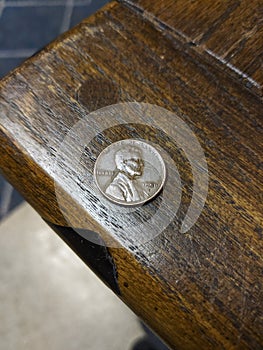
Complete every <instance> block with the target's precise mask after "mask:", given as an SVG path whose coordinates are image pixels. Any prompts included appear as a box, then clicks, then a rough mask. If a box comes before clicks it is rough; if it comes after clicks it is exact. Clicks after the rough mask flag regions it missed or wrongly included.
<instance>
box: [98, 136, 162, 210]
mask: <svg viewBox="0 0 263 350" xmlns="http://www.w3.org/2000/svg"><path fill="white" fill-rule="evenodd" d="M94 178H95V182H96V185H97V187H98V188H99V190H100V191H101V193H102V194H103V195H104V196H105V197H106V198H107V199H108V200H110V201H111V202H114V203H115V204H120V205H124V206H139V205H142V204H144V203H145V202H148V201H150V200H151V199H152V198H154V197H155V196H156V195H157V194H158V193H159V192H160V190H161V189H162V187H163V185H164V182H165V179H166V168H165V163H164V161H163V158H162V157H161V155H160V153H159V152H158V151H157V150H156V149H155V148H154V147H153V146H151V145H150V144H148V143H146V142H143V141H140V140H135V139H126V140H121V141H118V142H115V143H112V144H111V145H110V146H108V147H107V148H105V149H104V150H103V151H102V152H101V153H100V155H99V156H98V158H97V160H96V163H95V167H94Z"/></svg>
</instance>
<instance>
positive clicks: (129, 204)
mask: <svg viewBox="0 0 263 350" xmlns="http://www.w3.org/2000/svg"><path fill="white" fill-rule="evenodd" d="M123 141H136V142H140V143H144V144H146V145H147V146H149V147H151V148H153V149H154V151H155V152H156V153H157V155H158V157H159V159H160V163H161V166H162V169H163V180H162V182H161V184H160V187H159V189H158V191H156V192H155V193H154V194H153V195H152V196H151V197H149V198H146V199H145V200H142V201H137V202H124V201H122V202H121V203H120V202H118V200H115V199H114V198H113V197H111V196H110V195H108V194H106V193H104V192H103V190H102V189H101V187H100V185H99V183H98V181H97V178H96V173H95V171H96V164H97V162H98V161H99V159H100V157H101V156H102V155H103V153H104V151H105V150H106V149H108V148H109V147H111V146H113V145H115V144H118V143H120V142H123ZM93 176H94V180H95V183H96V186H97V188H98V189H99V191H100V192H101V194H102V195H103V196H104V197H105V198H107V199H108V200H109V201H110V202H111V203H114V204H117V205H119V206H123V207H139V206H141V205H143V204H145V203H147V202H149V201H150V200H152V199H153V198H154V197H156V196H157V195H158V193H160V191H161V189H162V188H163V186H164V183H165V181H166V177H167V171H166V165H165V161H164V159H163V157H162V156H161V154H160V152H159V151H157V149H156V148H155V147H153V146H152V145H151V144H149V143H148V142H145V141H141V140H140V139H123V140H119V141H116V142H113V143H112V144H110V145H109V146H107V147H105V148H104V149H103V150H102V151H101V152H100V154H99V155H98V157H97V159H96V161H95V163H94V169H93Z"/></svg>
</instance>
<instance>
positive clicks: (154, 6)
mask: <svg viewBox="0 0 263 350" xmlns="http://www.w3.org/2000/svg"><path fill="white" fill-rule="evenodd" d="M259 5H260V2H259V1H250V2H248V1H242V2H240V3H239V2H237V1H234V0H233V1H223V0H222V1H216V2H214V3H213V2H209V1H202V2H201V1H195V2H192V1H180V0H178V1H168V0H166V1H147V0H140V1H136V2H135V1H134V2H131V1H123V2H120V3H116V2H112V3H111V4H109V5H108V6H106V7H105V8H104V9H103V10H101V11H100V12H99V13H98V14H97V15H95V16H93V17H91V18H89V19H87V20H85V21H84V22H82V24H80V25H79V26H78V27H76V28H75V29H73V30H71V31H70V32H68V33H67V34H65V35H64V36H63V37H60V38H59V39H58V40H57V41H55V42H54V43H52V44H51V45H50V46H48V47H47V48H46V49H45V50H43V51H42V52H40V53H39V54H37V55H36V56H34V57H33V58H31V59H30V60H28V61H27V62H26V63H25V64H23V65H22V66H21V67H20V68H18V69H17V70H16V71H15V72H13V73H12V74H10V75H9V76H8V77H6V78H5V79H3V80H2V82H1V90H0V117H1V123H0V150H1V160H0V164H1V169H2V172H3V173H4V175H5V176H6V177H7V178H8V179H9V181H10V182H11V183H12V184H13V185H14V186H15V187H16V188H18V189H19V190H20V192H21V193H22V194H23V195H24V196H25V198H26V199H27V200H28V201H29V202H30V203H31V205H32V206H33V207H34V208H35V209H36V210H37V211H38V212H39V213H40V215H41V216H42V217H43V218H44V219H45V220H46V221H48V222H49V223H50V224H51V225H53V227H54V228H55V229H56V231H59V232H60V235H61V236H62V237H63V239H65V241H66V242H68V243H69V244H70V245H71V246H72V247H73V248H74V245H75V250H78V248H77V247H80V246H81V244H82V243H81V240H82V238H81V237H80V236H79V237H78V236H77V235H74V234H72V231H67V230H69V228H67V226H68V223H67V221H66V220H65V218H64V215H63V213H61V210H60V208H59V206H58V203H57V198H56V194H55V187H54V181H60V180H61V179H59V178H57V176H58V175H57V174H56V173H54V172H53V170H52V164H53V163H54V160H55V157H56V155H57V152H58V150H59V147H60V145H61V142H62V141H63V139H64V137H65V135H66V133H67V131H69V130H70V129H71V128H72V126H73V125H74V124H75V123H76V122H77V121H78V120H80V119H81V118H82V117H83V116H85V115H87V114H88V113H89V112H90V111H92V110H94V109H96V108H100V107H103V106H107V105H109V104H113V103H117V102H125V101H139V102H147V103H152V104H155V105H159V106H162V107H165V108H166V109H168V110H170V111H174V112H175V113H177V114H178V115H180V117H181V118H182V119H183V120H185V121H186V122H187V123H188V125H189V126H190V127H191V128H192V130H193V131H194V133H195V134H196V136H197V137H198V140H199V142H200V144H201V146H202V147H203V149H204V151H205V155H206V157H207V162H208V168H209V176H210V178H209V193H208V197H207V202H206V206H205V208H204V210H203V212H202V215H201V216H200V218H199V220H198V221H197V223H196V224H195V226H194V227H192V229H191V230H190V231H189V232H188V233H187V234H182V233H180V232H179V227H180V223H181V221H182V218H183V217H184V215H185V212H186V210H187V207H188V206H189V203H190V200H191V189H192V180H193V179H192V176H191V169H190V167H189V164H188V165H187V159H185V155H184V154H183V153H182V152H181V150H180V149H178V148H177V146H176V144H174V143H173V142H171V140H168V139H167V138H165V137H163V138H162V139H160V140H159V142H160V143H162V146H163V147H166V150H167V151H168V152H169V153H170V154H171V156H172V157H173V158H174V159H176V162H177V166H178V169H179V171H180V174H181V176H182V179H183V182H184V184H185V186H184V191H183V198H182V205H181V207H180V210H179V213H178V216H177V217H176V219H175V220H174V221H173V222H172V223H171V224H170V225H169V227H168V228H167V229H166V230H165V231H164V232H163V233H162V234H161V235H160V236H159V237H157V238H156V239H154V240H152V241H151V242H149V243H147V244H144V245H141V246H136V245H133V246H131V245H130V243H129V241H128V240H127V242H126V243H125V242H124V243H122V248H121V249H120V248H109V249H108V250H107V252H106V253H105V256H106V260H107V259H110V262H111V263H110V266H111V264H113V269H112V271H113V272H112V273H113V274H114V277H113V279H111V282H109V281H108V282H109V283H108V284H109V285H110V286H113V284H114V283H115V282H116V283H117V284H118V292H120V297H121V298H122V299H123V301H124V302H125V303H127V304H128V305H129V306H130V307H131V308H132V309H133V310H134V311H135V312H136V313H137V314H138V315H139V316H141V317H142V318H143V319H144V320H145V321H146V322H147V323H148V324H149V325H150V326H151V327H152V328H153V329H154V330H155V331H156V332H157V333H158V334H159V335H160V336H161V337H163V339H164V340H165V341H167V342H168V343H169V344H170V345H171V347H172V348H176V349H261V348H262V346H263V338H262V334H263V319H262V304H263V300H262V287H263V286H262V267H263V263H262V251H263V246H262V216H261V214H262V184H261V182H262V163H261V161H262V119H261V114H262V113H261V112H262V106H261V100H260V94H261V90H260V89H261V83H262V76H261V71H260V69H259V65H260V54H261V52H262V42H261V41H262V39H261V38H262V37H261V36H260V28H261V27H260V21H258V20H257V16H258V13H259V11H260V9H259ZM87 91H88V93H87ZM172 122H173V121H172V120H171V123H172ZM164 126H166V127H169V125H164ZM131 133H132V135H133V137H134V135H137V136H138V137H141V138H145V139H147V140H153V139H154V138H156V136H155V135H156V134H155V131H154V130H150V129H147V130H146V129H145V128H144V127H143V126H141V127H139V126H133V129H132V128H127V127H124V126H122V127H119V128H116V129H114V130H108V131H107V133H104V134H102V135H101V139H100V140H99V141H100V142H98V140H94V145H92V147H91V148H89V149H88V150H87V154H86V155H85V157H84V158H83V162H82V163H81V164H80V165H79V168H77V169H73V170H72V172H69V173H68V177H69V178H70V177H73V178H74V177H76V174H78V172H79V173H81V172H82V171H83V169H85V167H86V168H87V169H88V171H92V161H91V160H92V159H93V158H96V156H97V155H98V153H99V152H100V151H101V150H102V149H103V148H104V147H106V146H107V144H109V143H111V142H114V141H118V140H119V139H122V138H127V137H130V136H131ZM77 136H78V135H76V137H77ZM76 181H78V180H77V179H76ZM78 185H79V188H80V195H79V196H80V200H81V201H85V200H86V199H85V198H86V197H85V191H86V190H88V189H85V186H83V184H82V182H81V181H79V182H78ZM62 190H63V191H64V196H65V202H67V203H70V204H71V211H72V213H74V217H75V222H74V226H75V227H73V228H76V227H78V228H82V229H89V230H92V231H94V232H95V233H96V234H99V235H101V237H103V239H104V238H105V237H106V236H107V235H109V232H107V229H105V227H103V226H102V224H101V222H98V221H96V220H95V219H94V217H93V216H92V211H91V210H90V209H89V208H90V206H89V203H85V205H86V208H88V209H86V210H84V209H83V208H81V207H80V205H78V204H77V202H76V201H75V200H73V198H72V196H71V194H70V193H68V192H67V191H66V186H65V188H64V189H63V182H62ZM153 205H155V206H158V198H157V199H156V202H154V203H153ZM101 209H102V208H101V204H100V203H97V204H96V205H95V209H93V210H97V211H100V210H101ZM102 215H103V214H102ZM63 228H64V229H63ZM66 232H70V234H69V235H68V236H67V233H66ZM79 254H80V255H81V256H82V258H83V259H84V260H86V261H87V263H89V260H88V258H87V259H85V257H84V255H85V251H84V250H83V249H82V250H81V252H79ZM87 255H88V249H87ZM91 265H92V268H93V269H95V270H96V264H91ZM97 272H98V274H99V275H102V273H101V271H97ZM106 276H107V274H103V278H104V280H105V281H106V282H107V277H106ZM112 281H114V283H113V282H112ZM112 288H113V287H112ZM116 289H117V288H115V290H116Z"/></svg>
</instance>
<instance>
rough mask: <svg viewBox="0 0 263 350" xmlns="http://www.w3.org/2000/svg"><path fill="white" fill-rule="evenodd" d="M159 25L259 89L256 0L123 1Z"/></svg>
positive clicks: (262, 33)
mask: <svg viewBox="0 0 263 350" xmlns="http://www.w3.org/2000/svg"><path fill="white" fill-rule="evenodd" d="M123 2H124V3H126V4H127V5H128V6H131V7H133V8H134V9H135V10H137V11H138V12H142V14H143V16H144V17H146V18H147V19H150V21H151V22H153V23H155V25H157V26H159V27H160V28H162V27H164V28H166V30H168V31H169V32H170V33H172V34H173V35H175V36H176V37H177V38H180V40H182V41H184V42H187V43H188V44H190V45H194V47H195V49H196V50H197V51H199V52H202V55H204V56H209V59H211V60H212V61H214V63H215V64H217V65H218V66H219V67H220V66H221V68H223V67H224V69H227V70H228V71H229V74H233V76H235V78H237V79H239V80H240V81H241V82H243V83H244V84H247V85H253V86H254V88H255V90H256V91H258V93H260V91H261V88H262V83H263V74H262V45H263V30H262V19H263V5H262V1H260V0H252V1H250V2H248V1H239V0H227V1H210V0H195V1H192V0H177V1H173V0H169V1H167V0H165V1H151V0H134V1H133V0H127V1H125V0H124V1H123Z"/></svg>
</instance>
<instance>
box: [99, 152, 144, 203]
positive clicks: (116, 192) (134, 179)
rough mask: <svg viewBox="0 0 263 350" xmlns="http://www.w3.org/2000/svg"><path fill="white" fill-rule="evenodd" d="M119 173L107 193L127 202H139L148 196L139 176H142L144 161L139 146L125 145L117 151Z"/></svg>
mask: <svg viewBox="0 0 263 350" xmlns="http://www.w3.org/2000/svg"><path fill="white" fill-rule="evenodd" d="M115 163H116V168H117V174H116V175H115V177H114V178H113V180H112V181H111V183H110V184H109V186H108V187H107V188H106V193H107V194H108V195H110V196H111V197H114V198H115V199H118V200H122V201H125V202H137V201H140V200H143V199H145V198H147V197H148V195H147V192H146V191H145V190H144V189H143V188H142V185H141V184H140V182H139V181H138V178H139V177H141V176H142V174H143V169H144V161H143V159H142V154H141V151H140V149H139V148H137V147H135V146H123V147H122V148H121V149H119V150H118V151H117V152H116V153H115Z"/></svg>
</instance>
